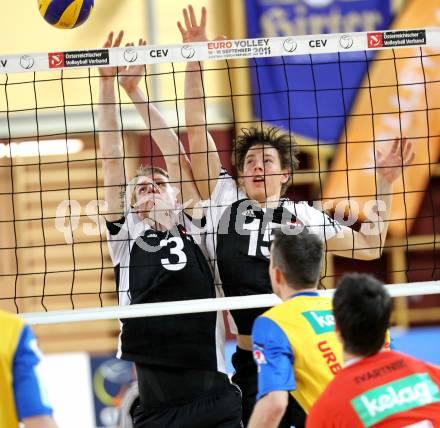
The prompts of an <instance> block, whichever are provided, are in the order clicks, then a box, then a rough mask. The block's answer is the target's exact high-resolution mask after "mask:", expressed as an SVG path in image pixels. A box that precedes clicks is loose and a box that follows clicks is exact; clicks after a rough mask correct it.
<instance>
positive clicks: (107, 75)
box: [98, 31, 124, 79]
mask: <svg viewBox="0 0 440 428" xmlns="http://www.w3.org/2000/svg"><path fill="white" fill-rule="evenodd" d="M113 36H114V33H113V31H112V32H111V33H109V35H108V36H107V40H106V41H105V43H104V46H103V47H104V48H118V47H119V46H121V42H122V37H124V31H120V32H119V34H118V35H117V36H116V38H115V40H114V41H113ZM98 70H99V74H100V75H101V77H102V78H104V79H114V78H115V77H116V75H117V73H118V68H117V67H100V68H99V69H98Z"/></svg>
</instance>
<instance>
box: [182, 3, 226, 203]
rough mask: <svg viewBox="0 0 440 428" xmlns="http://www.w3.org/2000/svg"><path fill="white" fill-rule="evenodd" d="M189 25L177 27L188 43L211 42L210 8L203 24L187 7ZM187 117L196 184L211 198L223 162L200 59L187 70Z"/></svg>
mask: <svg viewBox="0 0 440 428" xmlns="http://www.w3.org/2000/svg"><path fill="white" fill-rule="evenodd" d="M183 17H184V22H185V27H184V26H183V25H182V24H181V23H180V22H178V23H177V26H178V28H179V30H180V33H181V35H182V41H183V42H184V43H189V42H201V41H207V40H208V39H207V36H206V9H205V8H204V7H203V8H202V16H201V20H200V25H197V19H196V16H195V13H194V9H193V7H192V6H189V7H188V10H187V9H183ZM185 120H186V127H187V132H188V139H189V146H190V157H191V164H192V168H193V175H194V179H195V183H196V185H197V188H198V190H199V192H200V195H201V196H202V198H203V199H208V198H209V197H210V195H211V193H212V191H213V190H214V188H215V184H216V182H217V178H218V176H219V174H220V169H221V162H220V157H219V155H218V152H217V147H216V145H215V142H214V139H213V138H212V136H211V134H210V133H209V132H208V128H207V123H206V106H205V94H204V89H203V70H202V64H201V63H199V62H189V63H188V64H187V67H186V73H185Z"/></svg>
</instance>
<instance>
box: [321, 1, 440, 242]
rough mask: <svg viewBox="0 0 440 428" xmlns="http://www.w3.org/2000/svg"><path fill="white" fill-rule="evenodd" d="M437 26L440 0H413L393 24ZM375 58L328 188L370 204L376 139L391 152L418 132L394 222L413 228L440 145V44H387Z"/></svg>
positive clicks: (372, 38) (401, 231) (399, 232)
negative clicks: (391, 47)
mask: <svg viewBox="0 0 440 428" xmlns="http://www.w3.org/2000/svg"><path fill="white" fill-rule="evenodd" d="M432 26H440V4H439V3H438V1H436V0H412V1H409V2H408V5H407V6H406V8H405V9H404V10H403V12H402V13H401V15H400V16H399V17H398V18H397V19H396V21H395V22H394V24H393V28H395V29H405V28H423V27H432ZM368 37H369V42H368V45H369V47H371V48H374V47H380V46H381V45H382V44H383V43H384V38H383V37H382V35H381V34H374V33H372V34H370V35H369V36H368ZM414 37H416V35H414ZM375 59H376V60H377V61H374V62H372V63H371V65H370V67H369V73H368V75H367V76H366V77H365V78H364V81H363V83H362V89H360V90H359V93H358V95H357V98H356V101H355V103H354V106H353V109H352V110H351V115H350V117H349V118H348V119H347V127H346V132H343V133H342V136H341V139H340V144H339V147H338V149H337V150H338V151H337V154H336V158H335V159H334V161H333V164H332V172H331V173H329V174H328V175H327V178H326V185H325V187H324V194H323V196H324V198H325V199H327V200H333V201H334V200H338V198H343V199H345V198H346V197H347V195H350V197H351V198H352V199H354V200H356V201H357V202H358V203H360V205H361V206H362V205H363V204H364V203H365V202H366V201H367V200H369V199H372V198H374V197H375V193H376V180H375V172H374V164H375V161H374V146H377V147H380V148H381V149H382V151H383V152H384V153H386V152H387V151H388V150H389V149H390V146H391V144H392V140H393V139H394V138H400V137H406V138H411V139H412V141H413V142H414V145H415V151H416V158H415V161H414V165H413V166H410V167H408V168H406V169H405V172H404V175H403V179H401V180H399V182H398V183H397V184H395V185H394V193H395V195H394V197H393V207H392V217H391V220H392V221H391V223H390V232H391V233H392V234H393V235H395V236H406V235H407V233H408V232H409V231H410V229H411V226H412V225H413V222H414V219H415V217H416V216H417V215H418V213H419V212H421V211H420V209H421V202H422V200H423V198H424V196H425V193H426V189H427V186H428V181H429V178H430V172H431V170H432V168H433V167H434V164H436V163H437V162H438V158H439V153H440V139H439V135H440V83H439V81H440V49H434V48H422V49H421V48H405V49H396V50H394V51H393V50H381V51H378V53H377V56H376V57H375ZM373 141H375V143H374V142H373Z"/></svg>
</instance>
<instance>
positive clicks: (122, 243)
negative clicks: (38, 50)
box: [99, 32, 241, 428]
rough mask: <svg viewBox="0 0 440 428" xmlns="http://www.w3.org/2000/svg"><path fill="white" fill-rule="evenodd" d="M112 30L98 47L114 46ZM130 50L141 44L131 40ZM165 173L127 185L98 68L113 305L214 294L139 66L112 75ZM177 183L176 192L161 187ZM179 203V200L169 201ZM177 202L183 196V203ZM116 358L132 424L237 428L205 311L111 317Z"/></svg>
mask: <svg viewBox="0 0 440 428" xmlns="http://www.w3.org/2000/svg"><path fill="white" fill-rule="evenodd" d="M121 40H122V32H121V33H120V34H119V35H118V36H117V37H116V39H115V41H114V42H113V34H110V35H109V37H108V39H107V41H106V44H105V47H111V46H114V47H117V46H119V45H120V43H121ZM140 44H141V45H142V44H144V42H143V41H142V40H140ZM118 73H119V74H120V78H119V83H120V84H121V86H122V87H123V88H124V89H125V90H126V92H127V94H128V95H129V96H130V98H131V99H132V100H133V101H134V102H135V105H136V108H137V109H138V111H139V112H140V114H141V116H142V117H143V119H144V121H145V122H146V124H151V135H152V138H154V140H155V141H156V142H157V144H158V146H159V148H160V149H161V150H162V153H163V154H164V155H165V159H166V165H167V169H168V171H165V170H163V169H161V168H158V167H151V166H150V167H144V168H141V169H140V170H139V171H138V174H137V176H136V177H135V178H134V179H133V180H132V181H131V182H130V183H128V185H127V181H126V177H125V168H124V153H123V145H122V139H121V134H120V126H119V124H118V122H117V117H118V116H117V114H116V100H115V90H114V83H115V75H116V74H117V70H116V68H115V67H107V68H101V69H100V74H101V78H100V105H99V129H100V132H99V143H100V147H101V151H102V158H103V159H102V162H103V170H104V185H105V200H106V203H107V214H106V220H107V239H108V245H109V249H110V255H111V258H112V261H113V264H114V266H115V271H116V280H117V288H118V296H119V303H120V304H122V305H129V304H136V303H151V302H164V301H177V300H187V299H201V298H212V297H215V289H214V283H213V277H212V273H211V271H210V268H209V265H208V263H207V262H206V260H205V258H204V255H203V253H202V251H201V250H200V248H199V246H198V245H197V243H196V241H195V239H194V238H193V236H192V235H191V231H192V227H193V225H192V222H191V219H190V218H189V216H188V215H187V214H185V213H183V212H182V209H181V208H180V209H179V206H180V205H181V204H182V203H184V202H186V201H187V200H192V201H193V202H194V201H196V200H198V199H199V195H198V192H197V189H196V188H195V186H194V185H193V184H192V183H191V178H192V176H191V171H190V169H189V163H188V159H187V158H186V156H185V155H184V151H183V147H182V146H181V144H180V142H179V141H178V138H177V136H176V135H175V133H174V132H173V131H171V130H170V129H168V127H167V126H166V123H165V121H164V120H163V118H162V116H161V115H160V114H159V112H158V111H157V110H156V109H155V108H154V106H152V105H150V104H149V103H147V102H146V99H145V97H144V95H143V93H142V91H140V89H139V88H138V83H139V80H140V78H141V77H140V76H141V75H142V74H143V66H142V67H139V66H134V67H131V68H128V69H125V70H119V72H118ZM176 182H181V183H182V191H181V192H180V195H178V193H179V192H177V191H176V190H175V189H174V188H173V187H172V185H171V183H176ZM179 198H180V200H179ZM184 198H185V200H184ZM121 321H122V322H121V335H120V345H119V352H118V355H119V357H121V358H123V359H126V360H130V361H134V362H135V364H136V370H137V376H138V385H139V395H140V406H139V407H137V408H136V409H135V411H134V420H133V422H134V427H148V428H155V427H157V428H159V427H160V428H162V427H176V428H177V427H179V428H184V427H188V428H189V427H191V428H194V427H200V428H208V427H219V428H223V427H224V428H227V427H234V428H235V427H240V426H241V422H240V421H241V403H240V395H239V392H238V391H237V389H236V388H235V387H234V386H233V385H232V384H231V383H230V382H229V379H228V377H227V375H226V374H224V373H223V372H221V371H220V370H219V363H220V358H219V357H218V355H217V353H218V349H217V346H216V345H217V344H216V323H217V314H216V313H215V312H209V313H202V314H185V315H172V316H163V317H145V318H130V319H123V320H121Z"/></svg>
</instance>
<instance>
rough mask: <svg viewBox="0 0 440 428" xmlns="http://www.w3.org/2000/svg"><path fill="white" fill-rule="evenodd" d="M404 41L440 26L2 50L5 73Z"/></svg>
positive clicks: (433, 38)
mask: <svg viewBox="0 0 440 428" xmlns="http://www.w3.org/2000/svg"><path fill="white" fill-rule="evenodd" d="M405 47H406V48H407V47H431V48H440V28H426V29H412V30H388V31H375V32H358V33H335V34H315V35H312V36H292V37H262V38H257V39H237V40H222V41H211V42H198V43H188V44H183V45H182V44H178V45H148V46H139V47H136V46H133V47H125V48H109V49H102V48H101V49H92V50H76V51H66V52H61V51H58V52H43V53H30V54H22V55H1V54H0V74H5V73H18V72H21V73H22V72H35V71H49V70H57V69H58V70H59V69H70V68H90V67H106V66H127V65H134V64H159V63H172V62H188V61H205V60H225V59H240V58H241V59H245V58H264V57H280V56H298V55H309V54H329V53H338V52H361V51H374V50H378V49H395V48H405Z"/></svg>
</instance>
